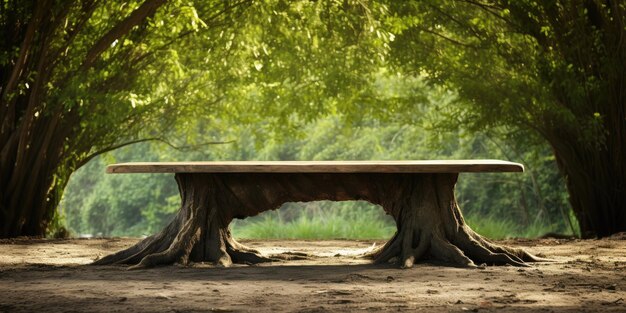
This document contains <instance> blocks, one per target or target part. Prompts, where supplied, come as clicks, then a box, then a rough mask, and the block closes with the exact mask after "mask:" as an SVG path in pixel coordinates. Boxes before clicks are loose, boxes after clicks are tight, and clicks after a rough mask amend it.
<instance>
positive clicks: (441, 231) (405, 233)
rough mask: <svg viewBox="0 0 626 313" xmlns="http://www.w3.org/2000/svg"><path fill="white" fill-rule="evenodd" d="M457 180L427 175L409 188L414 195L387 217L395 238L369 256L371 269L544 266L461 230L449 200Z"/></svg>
mask: <svg viewBox="0 0 626 313" xmlns="http://www.w3.org/2000/svg"><path fill="white" fill-rule="evenodd" d="M455 182H456V176H454V175H453V174H450V175H448V176H446V175H432V176H430V177H426V178H424V179H421V180H418V181H415V182H414V185H413V186H414V187H413V188H414V189H413V192H412V193H410V195H411V196H410V197H408V198H406V199H405V200H404V202H402V203H401V205H399V206H398V208H397V210H396V211H392V212H391V213H392V215H393V216H394V217H395V218H396V223H397V225H398V232H397V233H396V234H395V235H394V237H393V238H392V239H391V240H390V241H389V242H387V243H386V244H385V245H384V246H383V247H382V248H381V249H379V250H377V251H375V252H373V253H372V254H370V255H369V256H370V257H372V258H373V259H374V261H375V262H376V263H387V262H390V261H395V263H396V264H398V265H400V266H401V267H402V268H410V267H412V266H413V264H414V263H415V262H417V261H419V260H423V259H431V260H437V261H442V262H446V263H449V264H452V265H455V266H459V267H476V264H483V263H484V264H494V265H506V264H508V265H513V266H528V264H527V263H526V262H537V261H544V260H545V259H542V258H538V257H536V256H533V255H532V254H530V253H528V252H526V251H524V250H522V249H518V248H510V247H504V246H501V245H497V244H495V243H492V242H490V241H489V240H487V239H485V238H484V237H482V236H480V235H479V234H477V233H475V232H474V231H473V230H472V229H470V228H469V226H467V225H466V224H465V221H464V220H463V217H462V215H461V211H460V210H459V208H458V205H457V203H456V199H455V198H454V193H453V189H454V184H455Z"/></svg>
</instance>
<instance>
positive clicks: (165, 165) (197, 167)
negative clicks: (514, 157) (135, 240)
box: [106, 160, 524, 173]
mask: <svg viewBox="0 0 626 313" xmlns="http://www.w3.org/2000/svg"><path fill="white" fill-rule="evenodd" d="M106 171H107V173H461V172H523V171H524V166H523V165H522V164H519V163H513V162H508V161H502V160H411V161H214V162H131V163H119V164H112V165H109V166H107V169H106Z"/></svg>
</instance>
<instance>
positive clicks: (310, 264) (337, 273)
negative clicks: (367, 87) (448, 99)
mask: <svg viewBox="0 0 626 313" xmlns="http://www.w3.org/2000/svg"><path fill="white" fill-rule="evenodd" d="M136 241H137V239H119V238H115V239H71V240H41V239H16V240H0V312H35V311H37V312H48V311H55V312H58V311H61V312H142V311H145V312H195V311H198V312H239V311H244V312H269V311H272V312H273V311H290V312H291V311H296V312H336V311H424V312H464V311H469V312H493V311H498V312H626V235H621V236H614V237H613V238H610V239H603V240H557V239H540V240H510V241H506V242H505V243H506V244H510V245H515V246H522V247H526V248H528V250H530V251H531V252H533V253H536V254H539V255H541V256H545V257H548V258H551V259H553V260H555V262H553V263H539V264H533V265H532V266H531V267H528V268H517V267H510V266H499V267H498V266H487V267H485V268H482V269H481V268H479V269H462V268H453V267H448V266H443V265H442V264H429V263H419V264H416V266H415V267H414V268H412V269H408V270H402V269H398V268H396V267H394V266H391V265H383V266H381V265H371V264H370V263H369V261H368V260H364V259H361V258H357V257H356V255H358V254H360V253H363V252H365V251H368V250H369V249H371V247H372V244H373V242H367V241H340V240H334V241H269V240H267V241H247V242H245V243H246V244H247V245H249V246H252V247H255V248H258V249H259V250H261V252H263V253H264V254H273V253H281V252H286V251H299V252H303V253H307V254H309V255H312V257H311V258H310V259H308V260H299V261H281V262H276V263H270V264H263V265H258V266H247V265H237V266H234V267H230V268H214V267H212V266H210V265H205V264H196V265H195V266H193V267H178V266H169V267H160V268H156V269H147V270H137V271H127V270H126V269H125V267H122V266H88V265H87V264H89V263H90V262H91V261H93V260H94V259H95V258H97V257H102V256H104V255H106V254H108V253H111V252H114V251H117V250H120V249H122V248H124V247H127V246H130V245H132V244H133V243H135V242H136ZM375 244H376V245H380V244H381V243H380V242H377V243H375Z"/></svg>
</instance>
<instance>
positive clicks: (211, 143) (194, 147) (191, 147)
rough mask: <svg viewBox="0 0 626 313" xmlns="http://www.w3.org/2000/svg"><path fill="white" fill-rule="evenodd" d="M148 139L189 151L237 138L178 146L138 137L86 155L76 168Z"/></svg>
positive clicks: (156, 138)
mask: <svg viewBox="0 0 626 313" xmlns="http://www.w3.org/2000/svg"><path fill="white" fill-rule="evenodd" d="M148 141H157V142H161V143H164V144H166V145H168V146H170V147H171V148H174V149H176V150H178V151H189V150H195V149H198V148H200V147H205V146H209V145H221V144H229V143H234V142H235V140H228V141H210V142H203V143H199V144H196V145H187V146H177V145H175V144H173V143H171V142H170V141H168V140H167V139H165V138H161V137H152V138H143V139H137V140H131V141H127V142H123V143H120V144H117V145H112V146H109V147H106V148H103V149H101V150H98V151H96V152H94V153H92V154H90V155H88V156H87V157H85V158H84V159H82V160H81V161H80V162H78V166H77V167H76V168H79V167H81V166H83V165H85V164H87V162H89V161H91V159H93V158H95V157H96V156H98V155H101V154H103V153H106V152H110V151H113V150H116V149H119V148H122V147H126V146H130V145H132V144H136V143H141V142H148Z"/></svg>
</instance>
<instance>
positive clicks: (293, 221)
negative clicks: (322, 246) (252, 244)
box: [232, 201, 396, 239]
mask: <svg viewBox="0 0 626 313" xmlns="http://www.w3.org/2000/svg"><path fill="white" fill-rule="evenodd" d="M284 210H285V209H280V210H277V211H272V212H265V213H262V214H261V215H259V216H256V217H253V218H249V219H246V220H237V221H235V223H233V227H232V232H233V236H235V237H236V238H246V239H389V238H390V237H391V236H392V235H393V233H394V232H395V230H396V226H395V223H394V222H393V219H391V217H389V216H385V215H384V213H382V212H383V210H382V209H381V208H380V207H378V206H374V205H371V204H367V203H362V202H360V201H348V202H339V203H332V202H327V201H319V202H314V203H313V206H311V205H308V204H292V205H291V206H290V207H289V208H287V211H284Z"/></svg>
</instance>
